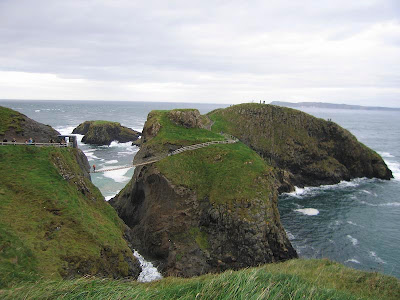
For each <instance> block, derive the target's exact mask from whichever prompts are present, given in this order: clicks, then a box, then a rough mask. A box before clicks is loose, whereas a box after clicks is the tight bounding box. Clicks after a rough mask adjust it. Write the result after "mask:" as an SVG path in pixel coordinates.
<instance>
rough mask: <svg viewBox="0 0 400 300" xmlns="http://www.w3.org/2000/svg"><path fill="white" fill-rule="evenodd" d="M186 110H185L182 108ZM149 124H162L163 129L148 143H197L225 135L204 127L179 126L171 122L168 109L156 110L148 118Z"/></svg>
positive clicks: (218, 139) (216, 139)
mask: <svg viewBox="0 0 400 300" xmlns="http://www.w3.org/2000/svg"><path fill="white" fill-rule="evenodd" d="M182 111H185V110H182ZM146 123H147V126H151V125H152V124H154V123H159V124H161V129H160V131H159V132H158V134H157V135H156V137H154V138H153V139H151V140H150V141H149V142H147V145H149V146H154V145H157V144H159V145H165V144H175V145H182V146H186V145H191V144H197V143H204V142H209V141H221V140H224V137H223V136H221V135H219V134H217V133H213V132H210V131H208V130H206V129H202V128H184V127H182V126H178V125H176V124H174V123H173V122H171V120H170V119H169V118H168V111H165V110H156V111H152V112H151V113H150V114H149V118H148V119H147V122H146Z"/></svg>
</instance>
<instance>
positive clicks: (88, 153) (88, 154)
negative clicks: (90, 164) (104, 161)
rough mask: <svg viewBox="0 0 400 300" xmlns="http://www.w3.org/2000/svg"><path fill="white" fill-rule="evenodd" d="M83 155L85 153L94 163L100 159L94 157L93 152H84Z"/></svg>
mask: <svg viewBox="0 0 400 300" xmlns="http://www.w3.org/2000/svg"><path fill="white" fill-rule="evenodd" d="M83 153H85V155H86V157H87V159H88V160H90V161H92V160H94V159H99V158H98V157H97V156H96V155H94V153H93V152H92V151H90V152H89V151H84V152H83Z"/></svg>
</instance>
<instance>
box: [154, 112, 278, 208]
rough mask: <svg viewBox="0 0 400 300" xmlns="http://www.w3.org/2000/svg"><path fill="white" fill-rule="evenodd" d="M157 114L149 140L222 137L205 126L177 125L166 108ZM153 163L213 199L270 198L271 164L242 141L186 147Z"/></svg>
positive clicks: (181, 142) (171, 141) (192, 141)
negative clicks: (158, 127)
mask: <svg viewBox="0 0 400 300" xmlns="http://www.w3.org/2000/svg"><path fill="white" fill-rule="evenodd" d="M156 118H157V121H158V122H160V124H161V130H160V132H159V133H158V134H157V136H156V137H155V138H153V139H152V140H150V143H161V144H178V145H188V144H197V143H203V142H207V141H215V140H223V139H224V137H223V136H221V135H220V134H216V133H214V132H211V131H208V130H205V129H199V128H184V127H181V126H177V125H175V124H173V123H172V122H171V121H170V120H169V119H168V117H167V112H158V114H157V116H156ZM156 165H157V167H158V169H159V170H160V172H161V173H163V174H164V175H165V176H166V177H167V178H169V179H170V180H172V182H173V183H174V184H176V185H183V186H187V187H189V188H190V189H192V190H194V191H196V192H197V194H198V196H199V197H200V198H202V197H204V196H208V197H209V198H210V201H211V202H212V203H218V204H222V203H230V202H231V201H233V200H236V201H238V200H244V201H248V200H251V199H254V198H255V197H257V198H261V199H269V198H270V197H269V195H268V194H269V191H270V190H271V189H268V187H270V186H269V185H268V184H269V181H268V179H269V176H270V174H271V170H272V168H271V167H269V166H268V165H266V163H265V162H264V161H263V160H262V159H261V157H259V156H258V155H257V154H256V153H255V152H254V151H253V150H251V149H250V148H248V147H247V146H246V145H244V144H242V143H236V144H221V145H213V146H209V147H206V148H201V149H197V150H195V151H187V152H184V153H182V154H179V155H174V156H171V157H168V158H166V159H163V160H161V161H159V162H157V163H156ZM260 183H262V184H260ZM266 187H267V189H266Z"/></svg>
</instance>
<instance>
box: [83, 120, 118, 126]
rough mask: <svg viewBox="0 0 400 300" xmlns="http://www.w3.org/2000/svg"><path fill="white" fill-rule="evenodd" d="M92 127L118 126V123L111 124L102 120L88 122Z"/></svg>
mask: <svg viewBox="0 0 400 300" xmlns="http://www.w3.org/2000/svg"><path fill="white" fill-rule="evenodd" d="M89 122H91V123H92V125H95V126H102V125H112V126H120V125H121V124H120V123H119V122H112V121H104V120H96V121H89Z"/></svg>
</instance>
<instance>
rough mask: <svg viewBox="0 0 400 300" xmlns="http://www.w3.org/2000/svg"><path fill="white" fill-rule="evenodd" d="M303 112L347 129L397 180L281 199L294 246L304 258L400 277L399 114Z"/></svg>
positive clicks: (360, 182)
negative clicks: (378, 155) (326, 259)
mask: <svg viewBox="0 0 400 300" xmlns="http://www.w3.org/2000/svg"><path fill="white" fill-rule="evenodd" d="M302 110H303V111H305V112H307V113H309V114H312V115H314V116H316V117H320V118H324V119H328V118H330V119H332V121H334V122H336V123H338V124H339V125H341V126H342V127H344V128H346V129H348V130H349V131H350V132H351V133H353V134H354V135H355V136H356V137H357V139H358V140H359V141H360V142H362V143H364V144H365V145H367V146H369V147H370V148H372V149H374V150H375V151H377V152H378V153H379V154H380V155H381V156H382V158H383V159H384V160H385V162H386V164H387V165H388V166H389V168H390V169H391V170H392V172H393V175H394V177H395V178H394V179H393V180H390V181H385V180H378V179H366V178H360V179H354V180H352V181H350V182H341V183H339V184H337V185H327V186H321V187H315V188H314V187H311V188H304V189H301V188H297V189H296V191H295V192H294V193H290V194H284V195H281V196H280V199H279V211H280V214H281V221H282V223H283V226H284V227H285V229H286V231H287V233H288V235H289V238H290V240H291V242H292V244H293V245H294V247H295V248H296V250H297V252H298V253H299V255H300V256H303V257H308V258H323V257H327V258H330V259H332V260H335V261H338V262H341V263H343V264H345V265H347V266H350V267H353V268H357V269H362V270H370V271H371V270H372V271H380V272H384V273H386V274H389V275H393V276H396V277H400V123H399V120H400V112H391V111H384V112H382V111H363V110H337V109H317V108H304V109H302Z"/></svg>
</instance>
